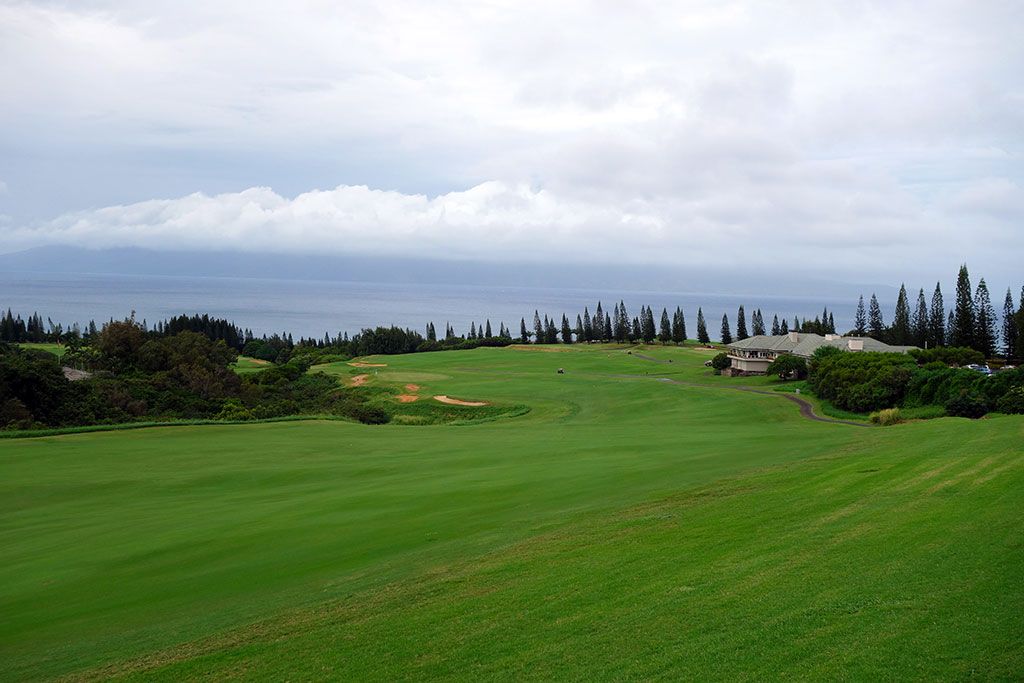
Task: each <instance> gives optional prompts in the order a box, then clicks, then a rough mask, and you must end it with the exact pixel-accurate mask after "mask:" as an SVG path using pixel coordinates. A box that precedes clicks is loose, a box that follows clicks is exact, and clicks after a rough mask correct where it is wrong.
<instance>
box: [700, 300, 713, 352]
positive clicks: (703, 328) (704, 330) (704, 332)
mask: <svg viewBox="0 0 1024 683" xmlns="http://www.w3.org/2000/svg"><path fill="white" fill-rule="evenodd" d="M697 341H699V342H700V343H701V344H709V343H711V337H709V336H708V327H707V325H705V324H704V311H703V310H701V308H700V307H698V308H697Z"/></svg>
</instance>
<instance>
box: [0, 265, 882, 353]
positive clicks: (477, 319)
mask: <svg viewBox="0 0 1024 683" xmlns="http://www.w3.org/2000/svg"><path fill="white" fill-rule="evenodd" d="M620 300H621V301H623V302H624V303H625V305H626V308H627V310H628V312H629V315H630V317H634V316H637V315H638V314H639V312H640V307H641V306H651V307H652V308H653V309H654V314H655V318H656V319H657V318H658V317H660V314H661V310H662V308H666V309H668V310H669V312H670V313H671V311H674V310H675V308H676V307H677V306H679V307H681V308H682V309H683V313H684V316H685V319H686V326H687V332H688V334H689V336H690V337H691V338H692V337H694V336H696V330H697V309H698V307H700V308H702V309H703V312H704V317H705V320H706V322H707V327H708V332H709V333H710V334H711V336H712V337H713V338H714V337H717V336H718V333H719V330H720V328H721V320H722V315H723V314H725V315H728V316H729V323H730V325H731V327H732V329H733V331H734V332H735V326H736V313H737V310H738V308H739V306H741V305H742V306H744V309H745V312H746V318H747V328H748V330H749V329H750V325H751V316H752V314H753V312H754V310H756V309H758V308H760V309H761V312H762V314H763V315H764V318H765V322H766V324H767V325H770V324H771V320H772V316H773V315H778V316H779V320H780V321H781V320H782V319H783V318H786V319H788V320H789V321H790V322H792V319H793V317H794V316H798V317H799V318H800V319H801V320H803V319H804V318H811V319H813V318H814V317H815V316H818V315H820V314H821V312H822V309H823V308H826V307H827V308H828V310H829V312H831V313H832V314H833V315H834V317H835V322H836V328H837V329H838V330H839V331H840V332H843V331H846V330H848V329H850V328H851V327H852V324H853V316H854V312H855V310H856V305H857V301H856V299H852V300H848V299H840V298H837V297H835V296H822V297H813V296H808V297H794V296H774V295H771V294H770V293H761V294H731V293H707V292H699V293H698V292H680V291H650V290H643V289H637V290H611V289H608V290H602V289H594V288H580V289H575V288H566V287H517V286H494V285H474V284H408V283H400V284H396V283H384V282H346V281H326V280H288V279H273V278H244V277H202V276H194V275H188V276H169V275H111V274H86V273H6V274H0V307H2V308H3V310H7V309H8V308H9V309H11V311H13V312H14V313H15V314H20V315H22V316H27V315H29V314H31V313H36V312H38V313H39V314H40V315H41V316H42V317H43V319H44V320H46V319H47V318H49V319H51V320H53V322H54V323H60V324H62V325H64V326H65V327H70V326H71V325H73V324H78V325H79V326H81V327H85V326H86V325H87V324H88V323H89V321H90V320H94V321H95V322H96V323H97V324H98V325H100V324H102V323H103V322H104V321H107V320H110V319H111V318H113V319H123V318H125V317H127V316H129V315H130V314H131V313H132V312H133V311H134V313H135V318H136V319H137V320H140V321H141V320H145V321H146V322H147V323H148V324H150V325H153V324H155V323H156V322H157V321H160V320H165V319H167V318H169V317H171V316H174V315H179V314H193V313H199V314H203V313H208V314H210V315H211V316H214V317H220V318H226V319H228V320H231V321H232V322H234V323H235V324H236V325H238V326H240V327H242V328H247V329H251V330H252V331H253V333H254V334H256V335H257V336H260V335H263V334H273V333H284V332H287V333H291V334H292V335H293V336H294V337H295V338H298V337H314V338H320V337H323V336H324V334H325V333H327V334H330V335H332V336H334V335H337V334H341V333H346V332H347V333H348V334H349V335H352V334H355V333H357V332H359V330H361V329H364V328H367V327H375V326H377V325H385V326H387V325H397V326H399V327H403V328H410V329H413V330H417V331H420V332H422V331H423V330H424V329H425V327H426V325H427V323H429V322H433V323H434V325H435V327H436V328H437V329H438V331H439V333H443V330H444V328H445V325H446V324H451V325H452V326H453V327H454V328H455V331H456V333H457V334H464V333H466V332H467V331H468V330H469V328H470V325H471V324H476V325H481V324H485V323H486V321H487V320H490V322H491V326H492V328H493V330H494V332H495V333H497V331H498V328H499V325H500V324H502V323H504V324H505V325H506V326H507V327H508V328H509V329H510V330H511V331H512V334H513V335H516V334H518V332H519V321H520V319H521V318H522V319H525V320H526V324H527V327H528V329H532V320H533V313H534V311H535V310H536V311H537V312H539V313H540V315H541V317H542V318H543V317H544V316H545V315H548V316H551V317H553V318H555V320H556V322H557V321H560V320H561V316H562V314H563V313H564V314H565V315H567V316H569V319H570V322H571V323H573V324H574V323H575V320H576V315H577V314H578V313H582V312H583V309H584V306H586V307H588V308H589V310H590V312H591V314H593V313H594V309H595V307H596V305H597V303H598V302H599V301H600V302H601V303H602V306H603V307H604V309H605V310H607V311H608V312H609V313H610V312H611V310H612V309H613V308H614V306H615V304H616V303H618V302H619V301H620ZM882 304H883V307H884V308H889V307H890V306H889V304H890V302H887V301H882Z"/></svg>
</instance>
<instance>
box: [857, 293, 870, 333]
mask: <svg viewBox="0 0 1024 683" xmlns="http://www.w3.org/2000/svg"><path fill="white" fill-rule="evenodd" d="M853 332H854V334H856V335H857V336H858V337H863V336H864V335H865V334H867V333H868V314H867V312H866V311H865V310H864V295H863V294H861V295H860V300H859V301H858V302H857V314H856V315H855V316H854V317H853Z"/></svg>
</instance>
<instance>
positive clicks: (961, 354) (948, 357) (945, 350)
mask: <svg viewBox="0 0 1024 683" xmlns="http://www.w3.org/2000/svg"><path fill="white" fill-rule="evenodd" d="M907 353H908V354H909V355H910V356H911V357H913V358H914V360H916V361H917V364H918V365H928V364H929V363H941V364H942V365H943V366H946V367H949V366H951V365H954V366H964V365H970V364H972V363H976V364H978V365H980V364H982V363H984V362H985V354H983V353H982V352H981V351H975V350H974V349H971V348H967V347H965V346H937V347H935V348H932V349H911V350H910V351H908V352H907Z"/></svg>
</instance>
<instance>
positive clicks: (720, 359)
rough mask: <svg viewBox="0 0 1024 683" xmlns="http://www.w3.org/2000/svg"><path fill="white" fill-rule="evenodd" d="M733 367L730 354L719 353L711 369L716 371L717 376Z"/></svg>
mask: <svg viewBox="0 0 1024 683" xmlns="http://www.w3.org/2000/svg"><path fill="white" fill-rule="evenodd" d="M730 365H732V361H731V360H729V354H727V353H719V354H717V355H716V356H715V357H714V358H712V359H711V367H712V368H713V369H714V371H715V374H716V375H721V374H722V370H725V369H726V368H727V367H729V366H730Z"/></svg>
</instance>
